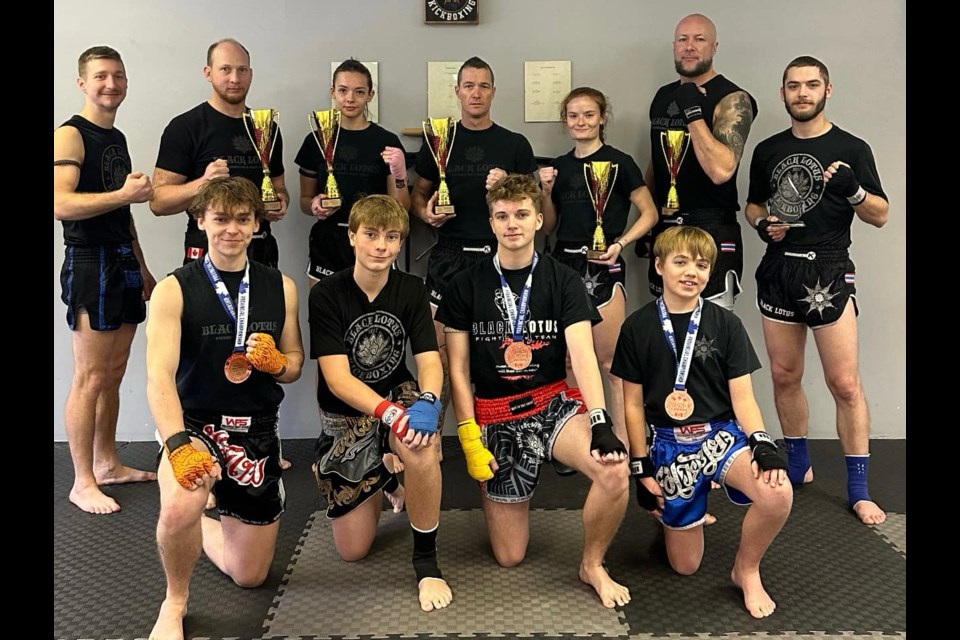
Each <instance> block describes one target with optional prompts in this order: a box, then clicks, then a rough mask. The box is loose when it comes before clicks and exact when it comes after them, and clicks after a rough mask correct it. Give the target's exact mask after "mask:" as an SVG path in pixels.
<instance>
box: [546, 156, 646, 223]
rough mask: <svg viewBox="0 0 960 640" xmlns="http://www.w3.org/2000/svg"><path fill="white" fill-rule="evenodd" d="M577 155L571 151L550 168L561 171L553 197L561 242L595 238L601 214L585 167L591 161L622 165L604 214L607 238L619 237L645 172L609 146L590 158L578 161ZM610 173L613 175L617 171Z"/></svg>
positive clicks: (631, 159) (619, 167)
mask: <svg viewBox="0 0 960 640" xmlns="http://www.w3.org/2000/svg"><path fill="white" fill-rule="evenodd" d="M573 152H574V150H573V149H571V150H570V152H569V153H567V154H565V155H562V156H560V157H559V158H557V159H556V160H554V161H553V162H551V163H550V166H552V167H555V168H556V169H557V182H556V184H554V186H553V191H552V192H551V194H550V199H551V200H553V205H554V207H555V208H556V210H557V217H558V218H559V220H560V223H559V225H558V227H557V240H559V241H561V242H589V241H590V239H591V238H593V231H594V229H596V227H597V214H596V210H595V209H594V208H593V204H592V202H591V200H590V193H589V191H588V190H587V182H586V178H585V177H584V169H583V167H584V165H586V163H588V162H597V161H608V162H613V163H614V164H616V165H618V166H617V177H616V180H614V183H613V191H612V192H611V193H610V197H609V201H608V203H607V206H606V209H604V212H603V233H604V235H605V236H606V237H607V238H616V237H619V236H620V235H622V234H623V230H624V229H625V228H626V227H627V215H628V214H629V213H630V204H631V203H630V194H631V193H633V192H634V191H635V190H636V189H639V188H640V187H642V186H644V182H643V172H642V171H640V167H639V166H637V163H636V162H635V161H634V159H633V158H631V157H630V156H628V155H627V154H625V153H624V152H622V151H620V150H619V149H617V148H615V147H611V146H610V145H608V144H605V145H603V146H602V147H600V148H599V149H597V150H596V151H595V152H594V153H592V154H590V155H589V156H587V157H586V158H577V157H576V156H574V155H573ZM610 170H611V172H612V171H613V168H612V167H611V169H610ZM611 175H612V174H611Z"/></svg>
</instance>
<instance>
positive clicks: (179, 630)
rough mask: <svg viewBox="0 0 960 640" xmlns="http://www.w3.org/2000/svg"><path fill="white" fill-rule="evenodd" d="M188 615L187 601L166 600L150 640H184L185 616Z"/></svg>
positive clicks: (161, 607)
mask: <svg viewBox="0 0 960 640" xmlns="http://www.w3.org/2000/svg"><path fill="white" fill-rule="evenodd" d="M185 615H187V603H186V601H182V602H181V601H179V600H176V601H173V600H164V601H163V604H162V605H160V614H159V615H158V616H157V622H156V624H154V625H153V630H152V631H151V632H150V640H183V616H185Z"/></svg>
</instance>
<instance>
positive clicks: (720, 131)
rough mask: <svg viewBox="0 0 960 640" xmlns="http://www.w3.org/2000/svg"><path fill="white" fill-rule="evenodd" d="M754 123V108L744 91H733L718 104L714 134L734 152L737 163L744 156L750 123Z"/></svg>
mask: <svg viewBox="0 0 960 640" xmlns="http://www.w3.org/2000/svg"><path fill="white" fill-rule="evenodd" d="M752 124H753V109H752V108H751V106H750V98H748V97H747V94H746V93H745V92H743V91H737V92H736V93H731V94H730V95H729V96H727V97H725V98H724V99H723V100H721V101H720V104H719V105H717V116H716V118H715V120H714V123H713V136H714V137H715V138H716V139H717V140H718V141H719V142H721V143H722V144H724V145H726V146H727V147H728V148H729V149H730V151H732V152H733V156H734V158H736V160H737V164H740V158H741V157H742V156H743V146H744V145H745V144H746V143H747V135H748V134H749V133H750V125H752Z"/></svg>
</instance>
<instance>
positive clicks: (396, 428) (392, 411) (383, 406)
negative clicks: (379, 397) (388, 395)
mask: <svg viewBox="0 0 960 640" xmlns="http://www.w3.org/2000/svg"><path fill="white" fill-rule="evenodd" d="M406 414H407V408H406V407H404V406H403V405H402V404H397V403H396V402H390V401H389V400H384V401H383V402H381V403H380V404H378V405H377V408H376V409H375V410H374V412H373V417H374V418H376V419H377V420H379V421H380V422H382V423H383V424H385V425H387V427H389V428H390V431H393V433H394V435H396V436H397V437H398V438H402V437H403V436H404V435H405V434H406V433H407V427H408V426H409V423H407V422H402V418H403V416H405V415H406Z"/></svg>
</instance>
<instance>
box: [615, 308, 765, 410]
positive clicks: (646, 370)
mask: <svg viewBox="0 0 960 640" xmlns="http://www.w3.org/2000/svg"><path fill="white" fill-rule="evenodd" d="M691 315H692V313H691V312H687V313H682V314H670V320H671V321H672V323H673V332H674V336H675V339H676V343H677V353H678V354H680V353H682V352H683V340H684V338H685V337H686V335H687V326H688V323H689V322H690V316H691ZM759 368H760V360H759V359H758V358H757V353H756V352H755V351H754V350H753V344H751V342H750V336H748V335H747V331H746V329H744V328H743V323H742V322H741V321H740V318H738V317H737V315H736V314H734V313H733V312H732V311H728V310H726V309H724V308H723V307H721V306H719V305H716V304H713V303H712V302H704V303H703V313H702V315H701V316H700V330H699V332H698V333H697V341H696V343H695V346H694V350H693V362H692V363H691V365H690V373H689V374H688V376H687V392H688V393H689V394H690V396H691V397H692V398H693V401H694V410H693V415H691V416H690V417H689V418H687V419H686V420H684V421H683V422H676V421H674V420H673V419H672V418H670V417H669V416H668V415H667V414H666V412H665V411H664V408H663V403H664V401H665V400H666V398H667V396H668V395H669V394H670V393H672V392H673V390H674V389H673V385H674V382H675V380H676V375H677V361H676V360H675V357H674V355H673V351H671V350H670V347H669V346H668V345H667V340H666V338H665V336H664V334H663V328H662V327H661V326H660V316H659V314H658V313H657V302H656V300H654V301H653V302H650V303H648V304H646V305H645V306H643V307H641V308H640V309H638V310H637V311H635V312H633V313H632V314H630V316H629V317H628V318H627V319H626V320H625V321H624V323H623V327H622V328H621V329H620V338H619V339H618V340H617V349H616V351H615V352H614V355H613V365H612V366H611V373H613V375H615V376H618V377H619V378H622V379H623V380H626V381H628V382H632V383H634V384H639V385H643V408H644V411H645V413H646V417H647V422H648V423H649V424H651V425H656V426H658V427H677V426H684V425H687V424H700V423H703V422H712V421H719V420H732V419H734V418H735V417H736V416H735V415H734V413H733V404H732V403H731V400H730V386H729V381H730V380H733V379H734V378H739V377H740V376H743V375H746V374H748V373H753V372H754V371H756V370H757V369H759Z"/></svg>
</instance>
